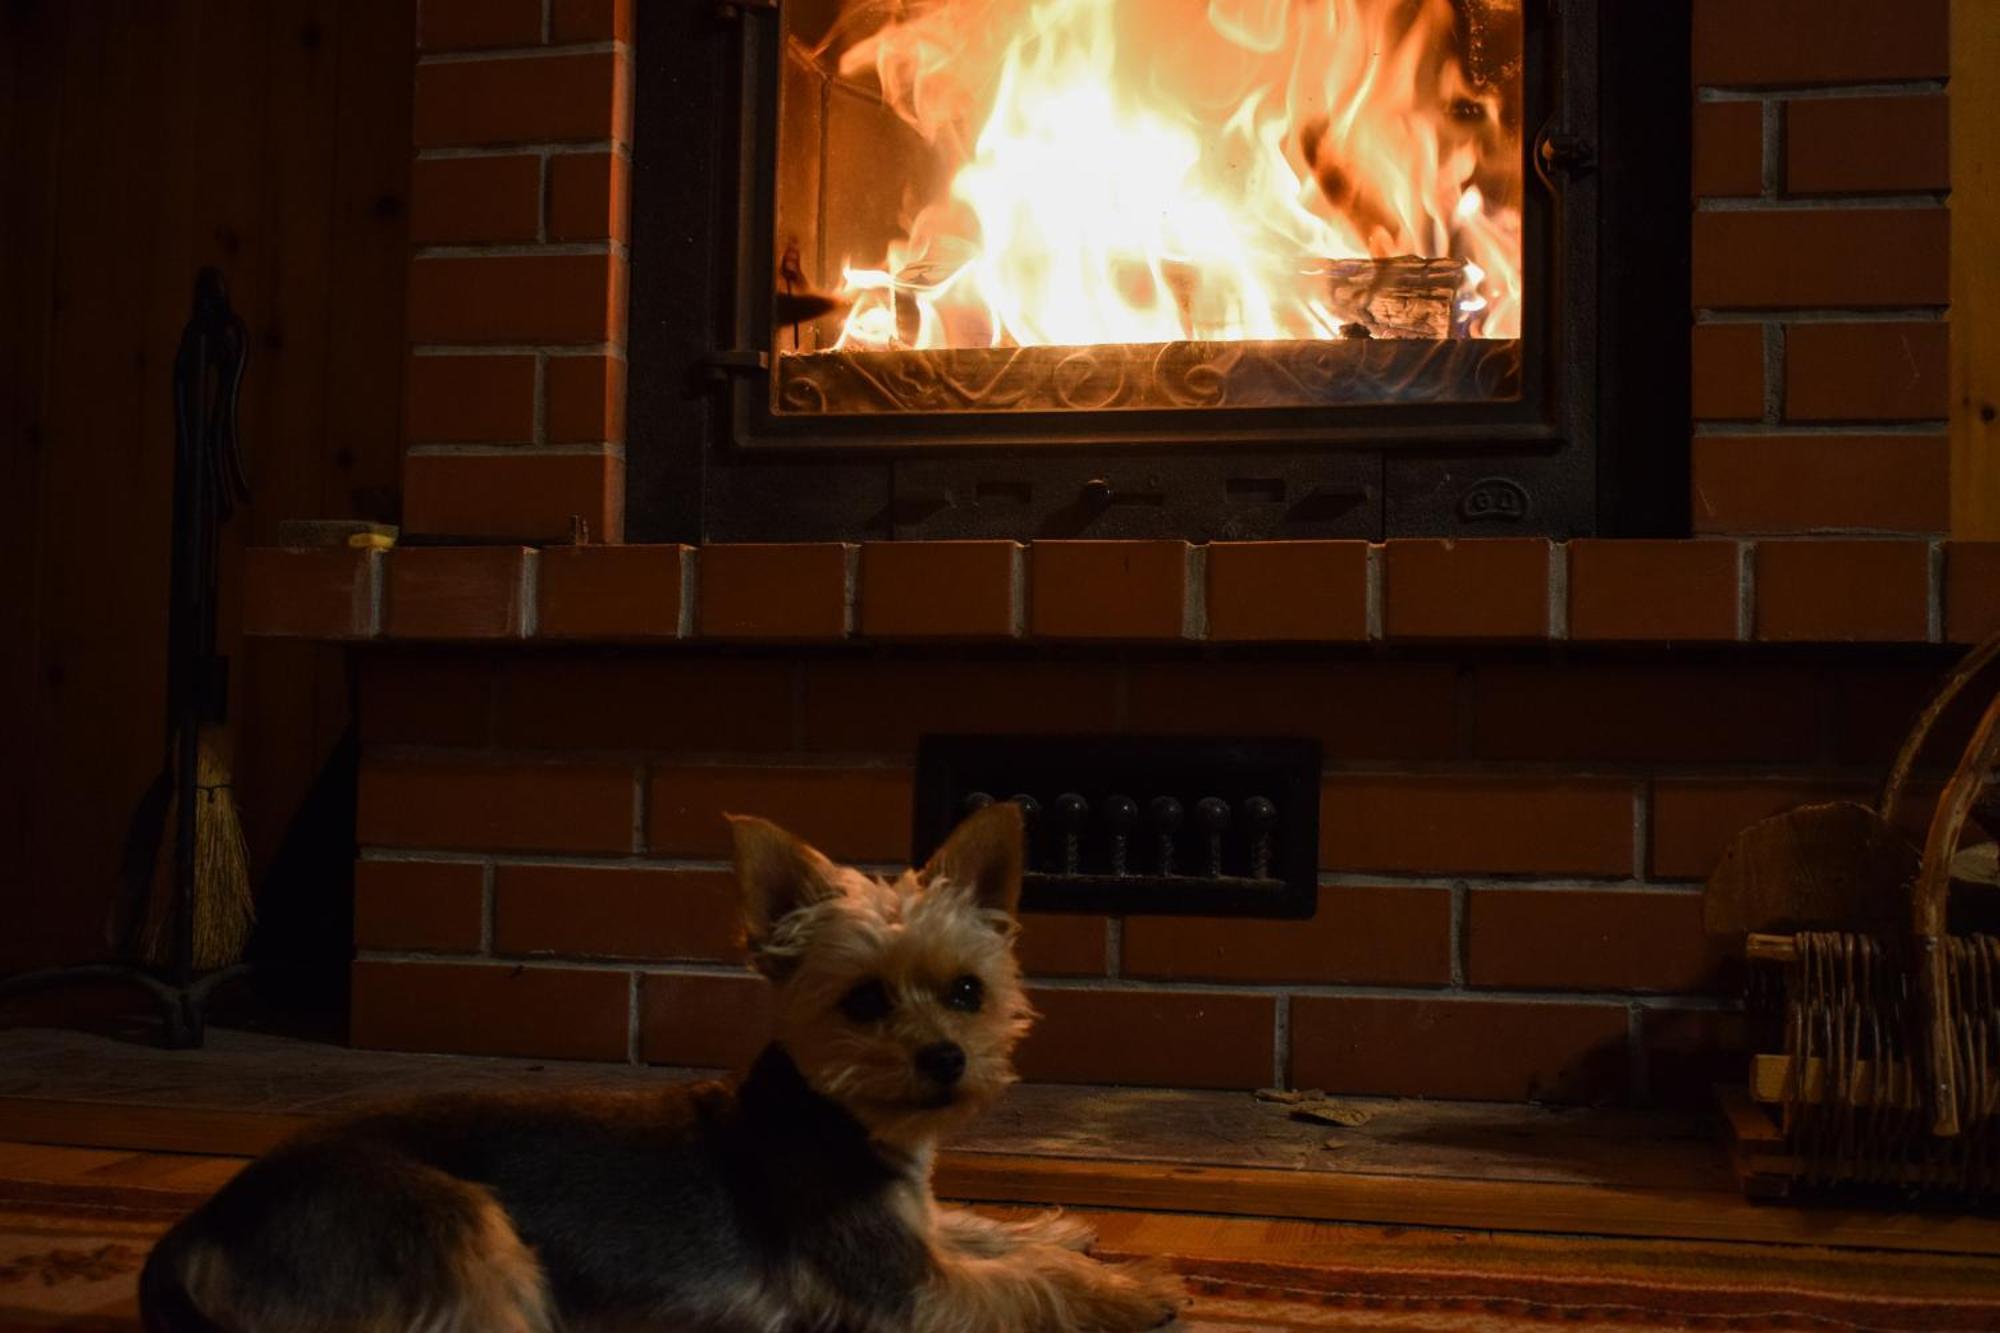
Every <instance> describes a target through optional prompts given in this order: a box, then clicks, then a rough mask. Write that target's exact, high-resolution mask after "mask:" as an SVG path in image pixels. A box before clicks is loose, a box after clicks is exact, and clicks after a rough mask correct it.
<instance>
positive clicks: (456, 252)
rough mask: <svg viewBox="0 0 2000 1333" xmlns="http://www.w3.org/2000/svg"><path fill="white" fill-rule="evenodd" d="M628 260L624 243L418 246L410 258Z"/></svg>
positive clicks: (564, 242) (544, 242)
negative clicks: (614, 258) (613, 258)
mask: <svg viewBox="0 0 2000 1333" xmlns="http://www.w3.org/2000/svg"><path fill="white" fill-rule="evenodd" d="M614 256H615V257H616V258H619V259H625V260H629V259H630V258H631V257H632V255H631V251H630V250H628V249H627V248H626V246H625V243H624V242H623V241H531V242H521V243H509V244H504V245H420V246H417V247H416V249H415V250H413V251H412V252H411V255H410V258H411V259H413V260H418V261H425V260H454V259H594V258H606V259H608V258H612V257H614Z"/></svg>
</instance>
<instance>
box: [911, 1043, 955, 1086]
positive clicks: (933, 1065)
mask: <svg viewBox="0 0 2000 1333" xmlns="http://www.w3.org/2000/svg"><path fill="white" fill-rule="evenodd" d="M915 1059H916V1063H917V1072H918V1073H919V1074H922V1075H923V1076H924V1077H925V1078H927V1079H929V1080H931V1082H933V1083H937V1084H941V1085H942V1086H944V1087H947V1088H948V1087H950V1086H951V1085H952V1084H954V1083H956V1082H958V1081H959V1079H961V1078H963V1077H965V1051H964V1050H963V1049H962V1048H961V1047H960V1046H959V1044H958V1043H957V1042H955V1041H936V1042H932V1043H931V1044H930V1045H928V1046H925V1047H922V1048H920V1049H919V1050H918V1051H917V1054H916V1057H915Z"/></svg>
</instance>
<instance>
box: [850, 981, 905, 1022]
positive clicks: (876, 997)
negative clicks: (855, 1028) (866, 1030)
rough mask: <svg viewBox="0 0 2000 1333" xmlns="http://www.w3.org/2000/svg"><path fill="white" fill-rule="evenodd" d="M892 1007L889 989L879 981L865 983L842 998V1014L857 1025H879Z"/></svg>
mask: <svg viewBox="0 0 2000 1333" xmlns="http://www.w3.org/2000/svg"><path fill="white" fill-rule="evenodd" d="M892 1007H893V1006H892V1005H891V1004H890V1002H889V988H888V987H887V986H884V985H883V984H882V983H881V982H879V981H864V982H862V983H861V984H859V985H858V986H855V987H854V988H853V989H852V990H850V991H848V992H847V994H845V995H843V996H841V997H840V1012H841V1013H843V1014H846V1015H847V1016H848V1018H850V1019H852V1020H853V1021H854V1022H856V1023H879V1022H881V1021H882V1020H883V1019H885V1018H887V1017H888V1016H889V1010H890V1009H891V1008H892Z"/></svg>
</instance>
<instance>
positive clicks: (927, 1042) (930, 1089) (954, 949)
mask: <svg viewBox="0 0 2000 1333" xmlns="http://www.w3.org/2000/svg"><path fill="white" fill-rule="evenodd" d="M730 824H731V827H732V829H733V831H734V833H735V838H736V875H737V879H738V881H739V882H740V884H741V886H742V891H743V911H744V923H745V936H746V939H747V942H748V945H749V952H750V961H751V965H752V966H753V967H755V968H756V969H757V970H758V971H759V972H761V973H763V974H764V975H765V976H766V977H768V978H769V979H770V980H771V982H772V984H773V985H775V986H776V987H777V992H778V993H777V1009H776V1021H775V1032H774V1036H775V1037H776V1039H777V1040H778V1042H779V1044H781V1045H782V1046H783V1047H784V1048H785V1050H786V1051H787V1052H788V1053H789V1054H790V1055H791V1057H792V1059H793V1060H794V1061H795V1062H796V1063H797V1065H798V1067H799V1070H800V1072H801V1073H803V1074H804V1075H805V1078H806V1081H807V1083H808V1084H810V1085H811V1086H812V1088H813V1089H814V1090H815V1091H817V1092H819V1093H821V1094H822V1095H824V1096H827V1097H831V1098H832V1099H834V1100H835V1101H837V1102H839V1103H840V1104H841V1105H842V1106H845V1107H846V1108H847V1109H848V1110H849V1111H850V1112H851V1113H852V1114H853V1115H854V1116H855V1117H856V1118H857V1119H859V1120H860V1121H861V1122H862V1124H864V1125H866V1126H867V1127H868V1129H869V1130H870V1132H871V1133H873V1134H875V1135H876V1136H877V1137H879V1138H882V1139H885V1140H889V1141H897V1142H914V1141H917V1140H922V1139H927V1138H930V1137H933V1136H935V1135H937V1134H939V1133H942V1132H943V1131H945V1130H946V1129H948V1128H950V1127H951V1126H952V1125H954V1124H956V1123H958V1122H960V1121H962V1120H964V1119H965V1118H967V1117H968V1116H970V1115H971V1114H972V1113H973V1112H975V1111H977V1110H978V1109H979V1108H980V1107H982V1106H984V1105H986V1104H987V1103H988V1102H991V1101H992V1100H993V1099H994V1098H995V1097H997V1096H998V1095H999V1094H1000V1091H1001V1090H1002V1089H1003V1088H1005V1087H1006V1086H1007V1084H1008V1083H1010V1082H1012V1081H1013V1078H1014V1070H1013V1065H1012V1063H1011V1060H1010V1057H1011V1055H1012V1053H1013V1049H1014V1044H1015V1043H1016V1042H1017V1041H1019V1040H1020V1038H1021V1036H1022V1034H1023V1033H1025V1032H1026V1031H1027V1030H1028V1022H1029V1020H1030V1019H1031V1018H1032V1017H1033V1014H1032V1012H1031V1011H1030V1010H1029V1008H1028V1003H1027V999H1026V997H1025V996H1024V995H1023V994H1022V993H1021V973H1020V968H1019V966H1018V965H1017V964H1016V962H1015V960H1014V948H1013V945H1014V936H1015V933H1016V925H1015V921H1014V911H1015V907H1016V905H1017V904H1018V902H1019V900H1020V895H1021V812H1020V810H1019V808H1018V807H1016V806H1014V805H1011V804H1007V805H994V806H989V807H987V808H986V809H984V810H982V811H980V812H979V813H977V814H975V815H973V816H972V817H970V818H969V819H967V820H966V821H965V822H964V823H962V824H960V825H959V826H958V828H957V830H956V831H955V832H953V834H952V835H951V837H950V838H949V839H947V840H946V842H945V844H944V846H943V847H941V848H939V849H938V852H937V855H935V856H933V857H932V858H931V860H930V862H929V864H927V865H925V866H924V867H923V868H922V869H920V870H908V871H905V872H903V874H902V875H900V876H898V877H897V878H895V879H894V880H884V879H877V878H874V877H872V876H869V875H866V874H863V873H862V872H861V871H858V870H855V869H852V868H850V867H847V866H838V865H835V864H834V863H833V862H831V861H829V860H828V859H827V858H826V857H824V856H822V855H820V853H819V852H817V851H815V850H814V849H813V848H811V847H809V846H807V845H806V844H805V843H803V842H801V841H799V840H798V839H797V838H795V837H793V836H792V835H791V834H789V833H787V832H785V831H784V830H783V829H781V828H779V827H778V826H777V825H775V824H772V823H770V822H768V821H766V820H762V819H750V818H744V817H740V816H732V817H731V818H730Z"/></svg>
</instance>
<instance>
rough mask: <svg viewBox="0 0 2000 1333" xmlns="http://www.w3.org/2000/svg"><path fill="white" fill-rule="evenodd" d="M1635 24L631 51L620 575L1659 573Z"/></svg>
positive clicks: (771, 29) (1485, 6)
mask: <svg viewBox="0 0 2000 1333" xmlns="http://www.w3.org/2000/svg"><path fill="white" fill-rule="evenodd" d="M1673 8H1674V7H1672V6H1663V7H1657V9H1655V8H1650V7H1649V8H1648V9H1647V11H1646V12H1645V14H1644V15H1643V16H1642V15H1640V14H1639V13H1638V12H1636V11H1633V10H1631V9H1630V8H1629V7H1614V6H1611V5H1609V4H1606V3H1605V2H1604V0H1563V2H1562V3H1557V0H719V2H718V3H713V4H696V5H693V6H691V7H685V8H684V7H682V6H679V5H675V6H660V7H655V8H648V9H646V10H645V11H644V21H645V22H646V23H647V24H648V25H649V26H648V29H647V31H646V32H644V33H643V34H642V38H643V40H642V41H641V42H640V43H639V48H638V49H639V51H640V64H639V69H638V80H639V82H638V88H637V125H636V130H635V135H634V149H633V151H634V173H633V191H634V199H633V218H634V224H633V232H632V256H631V259H632V270H631V271H632V297H631V300H632V330H631V349H630V351H631V357H632V369H631V377H630V382H631V385H632V389H631V429H630V444H629V446H628V448H629V453H628V476H629V486H628V496H629V501H628V504H629V508H628V514H627V530H628V532H629V533H630V534H632V536H633V537H634V538H635V539H639V540H726V541H744V540H760V539H767V540H776V539H787V540H801V539H806V540H810V539H849V540H851V539H858V538H899V537H932V538H949V537H1015V538H1028V537H1069V536H1094V537H1154V536H1178V537H1185V538H1189V539H1193V540H1204V539H1225V538H1236V539H1247V538H1283V537H1373V538H1381V537H1385V536H1412V535H1447V536H1448V535H1461V534H1462V535H1468V536H1470V535H1508V534H1541V535H1550V536H1570V535H1580V534H1592V533H1600V534H1648V535H1653V534H1660V535H1671V534H1674V533H1677V532H1680V531H1684V530H1685V524H1686V507H1687V492H1686V481H1685V478H1686V475H1687V469H1686V449H1687V435H1688V425H1687V416H1688V412H1687V403H1686V385H1687V382H1688V374H1687V346H1688V333H1687V317H1686V313H1685V312H1686V309H1687V299H1686V292H1687V262H1688V242H1687V219H1688V211H1689V210H1688V205H1687V201H1686V187H1685V182H1686V180H1687V155H1688V147H1687V138H1688V135H1687V98H1686V86H1687V84H1686V62H1687V33H1686V31H1685V29H1686V27H1687V23H1686V20H1685V16H1684V15H1683V16H1681V18H1680V20H1679V22H1676V21H1675V19H1674V17H1673V15H1672V13H1671V12H1669V11H1671V10H1672V9H1673Z"/></svg>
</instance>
